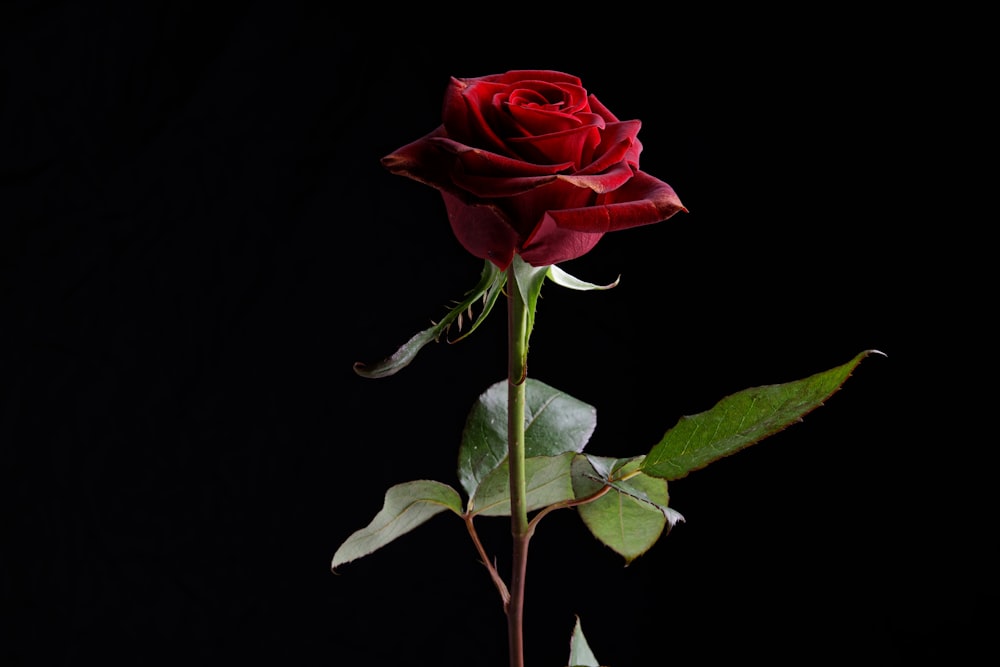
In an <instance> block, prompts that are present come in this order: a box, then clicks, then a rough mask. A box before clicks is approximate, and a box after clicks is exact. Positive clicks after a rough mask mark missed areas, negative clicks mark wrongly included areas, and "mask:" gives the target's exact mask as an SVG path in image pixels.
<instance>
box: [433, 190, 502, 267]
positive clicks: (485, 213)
mask: <svg viewBox="0 0 1000 667" xmlns="http://www.w3.org/2000/svg"><path fill="white" fill-rule="evenodd" d="M441 195H442V197H443V198H444V204H445V208H446V209H447V211H448V222H449V223H451V230H452V232H453V233H454V234H455V238H457V239H458V242H459V243H461V244H462V247H463V248H465V249H466V250H467V251H469V252H470V253H472V254H473V255H475V256H476V257H479V258H480V259H488V260H490V261H491V262H493V263H494V264H496V265H497V267H499V268H500V269H506V268H507V265H508V264H510V261H511V260H512V259H513V258H514V251H515V249H516V248H517V246H518V243H520V238H519V237H518V235H517V232H515V231H514V229H513V228H512V227H511V226H510V225H509V224H507V221H506V220H505V219H504V218H503V217H502V216H501V215H500V214H499V213H498V212H497V211H496V210H495V209H494V208H493V207H492V206H476V205H473V204H466V203H465V202H463V201H462V200H461V199H459V198H458V197H455V196H453V195H450V194H448V193H447V192H444V191H442V193H441Z"/></svg>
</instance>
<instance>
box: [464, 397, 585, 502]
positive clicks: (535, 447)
mask: <svg viewBox="0 0 1000 667" xmlns="http://www.w3.org/2000/svg"><path fill="white" fill-rule="evenodd" d="M525 382H526V383H527V384H526V385H525V407H524V440H525V457H533V456H554V455H556V454H562V453H564V452H582V451H583V448H584V447H585V446H586V445H587V442H588V441H589V440H590V436H591V435H593V433H594V429H595V428H596V427H597V410H596V409H595V408H594V407H593V406H591V405H588V404H586V403H584V402H583V401H580V400H578V399H576V398H573V397H572V396H570V395H569V394H566V393H563V392H561V391H559V390H558V389H555V388H554V387H550V386H549V385H547V384H545V383H544V382H540V381H538V380H535V379H533V378H528V379H527V380H526V381H525ZM506 458H507V381H506V380H501V381H500V382H497V383H495V384H494V385H492V386H491V387H490V388H489V389H487V390H486V391H485V392H483V393H482V394H481V395H480V396H479V399H478V400H477V401H476V404H475V405H474V406H473V407H472V410H471V411H470V412H469V416H468V417H467V418H466V422H465V428H464V429H463V431H462V443H461V445H460V446H459V451H458V479H459V481H460V482H461V484H462V487H463V488H464V489H465V491H466V493H467V494H468V495H469V496H470V497H472V496H474V495H475V494H476V489H477V488H478V486H479V484H480V483H481V482H482V480H483V478H484V477H485V476H486V475H487V474H488V473H489V472H490V471H491V470H494V469H495V468H496V467H497V466H499V465H500V464H501V462H503V461H504V460H505V459H506Z"/></svg>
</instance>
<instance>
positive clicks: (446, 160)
mask: <svg viewBox="0 0 1000 667" xmlns="http://www.w3.org/2000/svg"><path fill="white" fill-rule="evenodd" d="M445 136H447V135H446V134H445V129H444V126H441V127H438V128H437V129H436V130H434V131H433V132H431V133H430V134H427V135H425V136H423V137H421V138H420V139H417V140H416V141H414V142H412V143H409V144H406V145H405V146H403V147H402V148H398V149H396V150H395V151H393V152H392V153H390V154H389V155H386V156H385V157H384V158H382V166H383V167H385V168H386V169H388V170H389V171H390V172H391V173H393V174H397V175H399V176H407V177H409V178H412V179H413V180H415V181H419V182H420V183H423V184H425V185H430V186H432V187H435V188H440V187H443V186H444V185H445V184H447V183H448V182H449V180H450V174H451V170H452V167H451V165H452V163H454V161H455V158H454V156H453V155H450V154H449V153H447V152H445V151H442V150H441V149H440V148H439V147H438V146H437V145H436V143H435V140H436V139H437V138H438V137H445Z"/></svg>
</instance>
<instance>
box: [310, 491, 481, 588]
mask: <svg viewBox="0 0 1000 667" xmlns="http://www.w3.org/2000/svg"><path fill="white" fill-rule="evenodd" d="M445 510H451V511H452V512H454V513H455V514H458V515H459V516H461V515H462V498H461V496H459V495H458V491H456V490H455V489H453V488H451V487H450V486H448V485H447V484H442V483H441V482H435V481H433V480H426V479H422V480H417V481H415V482H404V483H402V484H397V485H395V486H393V487H391V488H390V489H389V490H388V491H386V493H385V501H384V502H383V504H382V509H381V511H379V513H378V514H376V515H375V518H374V519H372V521H371V523H369V524H368V525H367V526H366V527H365V528H362V529H361V530H358V531H355V532H354V534H352V535H351V536H350V537H348V538H347V540H346V541H345V542H344V543H343V544H341V545H340V548H339V549H337V552H336V553H335V554H334V555H333V563H332V565H331V566H330V567H331V569H333V570H336V569H337V567H338V566H340V565H343V564H344V563H348V562H350V561H352V560H357V559H358V558H361V557H362V556H367V555H368V554H370V553H372V552H373V551H375V550H376V549H380V548H382V547H384V546H385V545H386V544H388V543H389V542H392V541H393V540H394V539H396V538H397V537H399V536H400V535H404V534H406V533H408V532H410V531H411V530H413V529H414V528H416V527H417V526H419V525H420V524H422V523H424V522H425V521H427V520H428V519H430V518H431V517H432V516H434V515H435V514H438V513H440V512H444V511H445Z"/></svg>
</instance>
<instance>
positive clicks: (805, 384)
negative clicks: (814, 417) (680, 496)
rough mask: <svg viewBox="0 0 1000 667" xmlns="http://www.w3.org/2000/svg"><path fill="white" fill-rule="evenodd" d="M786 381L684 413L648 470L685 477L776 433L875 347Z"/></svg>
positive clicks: (837, 386)
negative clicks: (701, 409)
mask: <svg viewBox="0 0 1000 667" xmlns="http://www.w3.org/2000/svg"><path fill="white" fill-rule="evenodd" d="M873 352H874V353H876V354H882V353H881V352H878V350H866V351H864V352H862V353H860V354H858V355H857V356H855V357H854V358H853V359H851V361H849V362H847V363H846V364H843V365H841V366H837V367H836V368H832V369H830V370H828V371H824V372H821V373H816V374H815V375H812V376H810V377H807V378H805V379H802V380H796V381H794V382H788V383H785V384H774V385H765V386H761V387H752V388H750V389H745V390H743V391H741V392H737V393H735V394H732V395H731V396H727V397H726V398H723V399H722V400H721V401H719V402H718V403H716V405H715V406H714V407H713V408H711V409H710V410H707V411H705V412H701V413H699V414H696V415H692V416H686V417H682V418H681V419H680V421H678V423H677V424H676V425H675V426H674V427H673V428H672V429H670V430H669V431H667V433H666V434H665V435H664V436H663V439H662V440H660V442H659V443H657V444H656V445H654V446H653V448H652V450H650V452H649V454H648V455H647V456H646V459H645V460H644V461H643V463H642V471H643V472H645V473H647V474H649V475H653V476H654V477H660V478H662V479H666V480H675V479H680V478H681V477H684V476H685V475H687V474H688V473H689V472H691V471H693V470H698V469H700V468H704V467H705V466H707V465H708V464H709V463H712V462H713V461H716V460H718V459H721V458H723V457H724V456H729V455H730V454H734V453H736V452H738V451H739V450H741V449H744V448H745V447H749V446H750V445H752V444H754V443H756V442H759V441H761V440H763V439H764V438H766V437H768V436H770V435H773V434H775V433H777V432H779V431H781V430H783V429H785V428H787V427H788V426H790V425H791V424H794V423H796V422H799V421H802V417H803V416H805V415H806V414H808V413H809V412H811V411H812V410H814V409H816V408H817V407H819V406H820V405H822V404H823V401H825V400H826V399H827V398H829V397H830V396H831V395H832V394H833V393H834V392H836V391H837V390H838V389H840V387H841V385H842V384H843V383H844V382H845V381H846V380H847V378H848V377H850V375H851V372H852V371H853V370H854V369H855V367H857V365H858V364H859V363H860V362H861V360H862V359H864V358H865V357H866V356H868V355H869V354H870V353H873Z"/></svg>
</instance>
